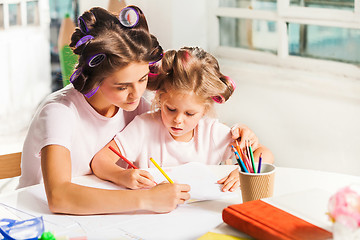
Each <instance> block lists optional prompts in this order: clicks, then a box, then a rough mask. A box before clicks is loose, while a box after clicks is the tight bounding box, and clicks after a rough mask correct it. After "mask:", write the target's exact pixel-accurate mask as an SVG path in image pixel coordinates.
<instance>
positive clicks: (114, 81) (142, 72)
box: [90, 63, 149, 111]
mask: <svg viewBox="0 0 360 240" xmlns="http://www.w3.org/2000/svg"><path fill="white" fill-rule="evenodd" d="M148 73H149V64H147V63H132V64H130V65H128V66H126V67H124V68H122V69H120V70H119V71H117V72H115V73H114V74H112V75H111V76H109V77H107V78H105V79H104V81H103V82H102V83H101V85H100V88H99V91H98V92H97V93H96V94H95V95H94V97H95V98H94V100H97V103H98V104H97V105H102V106H103V107H105V108H106V107H109V106H110V107H111V106H116V107H119V108H122V109H124V110H125V111H133V110H135V109H136V108H137V107H138V105H139V102H140V98H141V96H142V95H143V94H144V92H145V89H146V85H147V81H148ZM90 99H91V98H90Z"/></svg>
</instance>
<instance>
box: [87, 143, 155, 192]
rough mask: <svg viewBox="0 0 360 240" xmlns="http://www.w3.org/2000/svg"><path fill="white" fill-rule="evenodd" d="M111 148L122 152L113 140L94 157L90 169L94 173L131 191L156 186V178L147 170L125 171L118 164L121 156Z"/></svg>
mask: <svg viewBox="0 0 360 240" xmlns="http://www.w3.org/2000/svg"><path fill="white" fill-rule="evenodd" d="M109 146H112V147H113V148H114V149H116V150H117V151H118V152H120V150H119V148H118V146H117V145H116V143H115V141H114V140H111V141H110V142H109V143H108V144H107V145H106V146H105V147H104V148H103V149H101V150H100V151H99V152H98V153H96V154H95V156H94V157H93V159H92V161H91V163H90V167H91V169H92V171H93V173H94V174H95V175H96V176H97V177H98V178H101V179H103V180H108V181H111V182H113V183H115V184H117V185H119V186H123V187H126V188H131V189H139V188H150V187H153V186H155V182H154V178H153V177H152V176H151V174H150V173H149V172H147V171H145V170H139V169H124V168H121V167H120V166H118V165H117V164H116V162H117V161H122V160H121V159H120V160H119V156H118V155H116V154H115V153H114V152H113V151H112V150H110V148H109Z"/></svg>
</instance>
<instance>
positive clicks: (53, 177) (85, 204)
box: [41, 145, 190, 214]
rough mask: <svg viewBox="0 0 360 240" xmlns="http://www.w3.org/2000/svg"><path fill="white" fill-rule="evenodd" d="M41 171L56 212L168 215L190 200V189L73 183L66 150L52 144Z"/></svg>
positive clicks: (52, 208)
mask: <svg viewBox="0 0 360 240" xmlns="http://www.w3.org/2000/svg"><path fill="white" fill-rule="evenodd" d="M41 168H42V172H43V178H44V185H45V190H46V195H47V199H48V204H49V208H50V210H51V211H52V212H54V213H65V214H104V213H120V212H128V211H134V210H149V211H154V212H159V213H162V212H169V211H171V210H173V209H174V208H175V207H176V206H177V205H178V204H182V203H184V201H186V200H187V199H189V198H190V195H189V193H188V191H189V190H190V186H188V185H182V184H167V183H164V184H159V185H157V186H156V187H154V188H152V189H147V190H105V189H97V188H91V187H85V186H81V185H77V184H74V183H72V182H71V159H70V152H69V150H68V149H67V148H65V147H62V146H59V145H49V146H46V147H44V148H43V149H42V150H41Z"/></svg>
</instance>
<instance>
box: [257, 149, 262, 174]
mask: <svg viewBox="0 0 360 240" xmlns="http://www.w3.org/2000/svg"><path fill="white" fill-rule="evenodd" d="M261 155H262V153H260V156H259V165H258V171H257V172H258V173H260V171H261V160H262V158H261Z"/></svg>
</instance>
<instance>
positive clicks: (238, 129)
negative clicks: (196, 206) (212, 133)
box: [218, 125, 274, 192]
mask: <svg viewBox="0 0 360 240" xmlns="http://www.w3.org/2000/svg"><path fill="white" fill-rule="evenodd" d="M231 134H232V138H233V139H234V140H238V143H239V145H240V148H241V149H243V150H244V149H245V141H246V140H250V143H251V148H252V150H253V156H254V161H255V162H258V161H259V156H260V154H262V155H261V158H262V162H267V163H274V155H273V154H272V152H271V151H270V149H268V148H267V147H265V146H263V145H261V144H259V140H258V138H257V136H256V135H255V133H254V132H253V131H251V130H250V128H248V127H247V126H246V125H236V126H235V127H233V128H232V129H231ZM232 144H234V143H232ZM234 145H235V144H234ZM218 183H220V184H223V186H222V188H221V189H222V191H224V192H226V191H231V192H232V191H234V190H236V189H237V188H239V186H240V178H239V170H238V169H235V170H233V171H232V172H231V173H230V174H229V175H228V176H226V177H224V178H222V179H220V180H219V181H218Z"/></svg>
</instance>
